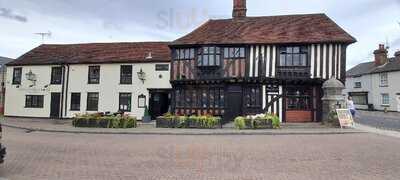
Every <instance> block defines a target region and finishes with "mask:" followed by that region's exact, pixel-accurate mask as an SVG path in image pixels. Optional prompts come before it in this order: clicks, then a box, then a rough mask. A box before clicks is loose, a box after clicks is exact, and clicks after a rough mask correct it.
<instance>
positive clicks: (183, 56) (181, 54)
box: [175, 48, 194, 60]
mask: <svg viewBox="0 0 400 180" xmlns="http://www.w3.org/2000/svg"><path fill="white" fill-rule="evenodd" d="M190 59H194V48H186V49H176V50H175V60H190Z"/></svg>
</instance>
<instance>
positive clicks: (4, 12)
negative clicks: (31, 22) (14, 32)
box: [0, 8, 28, 23]
mask: <svg viewBox="0 0 400 180" xmlns="http://www.w3.org/2000/svg"><path fill="white" fill-rule="evenodd" d="M0 17H3V18H6V19H11V20H14V21H18V22H23V23H25V22H27V21H28V18H26V17H25V16H22V15H18V14H14V12H13V11H12V10H11V9H6V8H0Z"/></svg>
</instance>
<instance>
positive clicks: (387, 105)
mask: <svg viewBox="0 0 400 180" xmlns="http://www.w3.org/2000/svg"><path fill="white" fill-rule="evenodd" d="M381 106H382V107H390V104H381Z"/></svg>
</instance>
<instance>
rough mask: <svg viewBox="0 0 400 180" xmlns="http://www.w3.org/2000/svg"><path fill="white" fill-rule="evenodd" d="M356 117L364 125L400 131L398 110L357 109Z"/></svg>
mask: <svg viewBox="0 0 400 180" xmlns="http://www.w3.org/2000/svg"><path fill="white" fill-rule="evenodd" d="M355 119H356V122H357V123H360V124H363V125H367V126H371V127H376V128H381V129H388V130H394V131H399V132H400V113H397V112H390V113H383V112H377V111H357V115H356V118H355Z"/></svg>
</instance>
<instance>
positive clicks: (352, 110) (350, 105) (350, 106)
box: [347, 96, 356, 118]
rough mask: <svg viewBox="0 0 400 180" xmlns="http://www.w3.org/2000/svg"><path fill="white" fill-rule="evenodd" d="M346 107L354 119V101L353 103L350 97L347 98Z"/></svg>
mask: <svg viewBox="0 0 400 180" xmlns="http://www.w3.org/2000/svg"><path fill="white" fill-rule="evenodd" d="M347 107H348V108H349V110H350V113H351V115H352V116H353V118H354V116H355V115H356V107H355V106H354V101H353V98H352V97H351V96H349V97H348V100H347Z"/></svg>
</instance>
